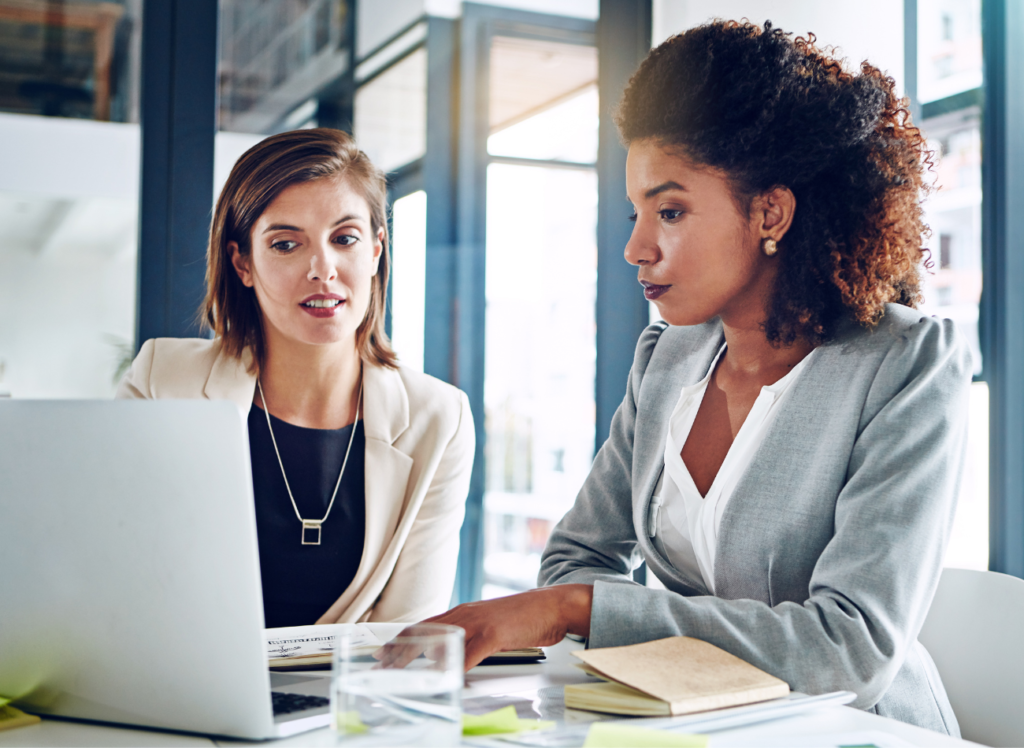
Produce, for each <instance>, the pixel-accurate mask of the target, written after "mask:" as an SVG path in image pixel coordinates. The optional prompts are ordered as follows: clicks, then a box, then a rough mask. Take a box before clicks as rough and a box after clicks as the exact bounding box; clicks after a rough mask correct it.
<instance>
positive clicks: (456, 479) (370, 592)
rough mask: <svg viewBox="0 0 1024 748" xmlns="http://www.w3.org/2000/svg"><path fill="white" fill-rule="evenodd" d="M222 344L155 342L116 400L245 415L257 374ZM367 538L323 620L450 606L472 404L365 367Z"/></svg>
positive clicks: (452, 391)
mask: <svg viewBox="0 0 1024 748" xmlns="http://www.w3.org/2000/svg"><path fill="white" fill-rule="evenodd" d="M250 361H251V355H250V354H249V352H248V351H247V352H246V355H245V356H243V358H242V360H238V359H235V358H233V357H231V356H229V355H227V354H226V353H224V352H223V351H222V350H221V345H220V341H219V340H203V339H198V338H183V339H177V338H158V339H154V340H148V341H146V343H145V344H143V346H142V350H141V351H139V355H138V356H137V357H136V359H135V361H134V362H132V366H131V368H130V369H129V370H128V372H127V373H126V374H125V376H124V379H122V380H121V383H120V385H119V386H118V389H117V397H119V398H178V399H199V398H205V399H208V400H231V401H232V402H234V403H235V404H237V405H238V407H239V408H240V409H241V410H242V412H243V413H248V412H249V409H250V408H251V407H252V401H253V393H254V392H255V389H256V377H255V376H254V375H253V374H250V373H249V371H248V365H249V362H250ZM363 429H364V432H365V434H366V458H365V459H366V463H365V467H366V534H365V540H364V542H363V557H362V559H361V560H360V562H359V568H358V569H357V570H356V575H355V578H354V579H353V580H352V583H351V584H350V585H349V586H348V589H346V590H345V592H344V593H342V595H341V597H339V598H338V599H337V600H336V601H335V602H334V604H333V605H331V607H330V608H329V609H328V610H327V612H325V613H324V614H323V615H322V616H321V617H320V619H319V620H318V621H317V623H352V622H359V621H420V620H423V619H424V618H428V617H430V616H432V615H436V614H438V613H442V612H444V611H445V610H447V609H448V606H449V603H450V602H451V596H452V586H453V584H454V581H455V567H456V562H457V560H458V554H459V530H460V529H461V527H462V518H463V514H464V512H465V502H466V495H467V493H468V492H469V476H470V470H471V469H472V467H473V453H474V449H475V434H474V430H473V417H472V414H471V412H470V409H469V400H468V399H467V398H466V395H465V394H464V393H463V392H462V391H461V390H458V389H456V388H455V387H452V386H451V385H448V384H445V383H444V382H441V381H440V380H438V379H435V378H434V377H431V376H428V375H426V374H422V373H419V372H416V371H412V370H410V369H407V368H404V367H401V368H399V369H398V370H394V369H386V368H384V367H380V366H374V365H366V366H364V368H363Z"/></svg>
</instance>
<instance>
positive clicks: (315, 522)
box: [256, 377, 363, 545]
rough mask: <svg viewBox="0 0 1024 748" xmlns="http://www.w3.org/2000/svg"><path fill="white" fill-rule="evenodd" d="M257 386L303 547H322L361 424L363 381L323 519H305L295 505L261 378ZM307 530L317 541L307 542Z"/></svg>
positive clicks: (360, 381) (360, 383)
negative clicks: (324, 530)
mask: <svg viewBox="0 0 1024 748" xmlns="http://www.w3.org/2000/svg"><path fill="white" fill-rule="evenodd" d="M256 386H257V387H259V390H260V400H262V401H263V414H264V415H265V416H266V417H267V429H268V430H269V431H270V441H271V443H272V444H273V445H274V454H276V455H277V464H278V465H280V466H281V477H282V478H284V487H285V488H286V489H288V498H289V499H291V500H292V509H294V510H295V516H296V517H298V518H299V522H301V523H302V544H303V545H320V532H321V525H323V523H324V522H326V521H327V517H328V515H329V514H330V513H331V508H332V507H333V506H334V499H336V498H337V496H338V488H339V487H340V486H341V476H343V475H344V474H345V466H346V465H347V464H348V453H349V452H351V451H352V442H354V441H355V439H356V426H357V425H358V424H359V406H360V405H362V402H363V380H362V379H360V380H359V396H358V397H357V398H356V420H354V421H353V422H352V435H351V436H350V437H349V438H348V447H347V448H346V449H345V459H344V460H342V461H341V472H340V473H338V482H337V483H335V484H334V493H333V494H331V503H330V504H328V505H327V511H326V512H325V513H324V516H323V518H321V519H303V517H302V515H301V514H299V507H298V506H297V505H296V504H295V497H294V496H292V487H291V486H290V485H288V476H287V475H286V474H285V472H284V463H283V462H281V452H280V451H279V450H278V448H277V439H275V438H274V427H273V426H271V425H270V409H269V408H268V407H267V398H266V397H265V396H264V395H263V385H262V384H261V383H260V380H259V377H257V378H256ZM306 530H310V531H311V532H312V531H313V530H316V539H315V540H313V539H311V540H308V541H307V540H306Z"/></svg>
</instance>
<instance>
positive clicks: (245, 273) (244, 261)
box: [228, 242, 253, 288]
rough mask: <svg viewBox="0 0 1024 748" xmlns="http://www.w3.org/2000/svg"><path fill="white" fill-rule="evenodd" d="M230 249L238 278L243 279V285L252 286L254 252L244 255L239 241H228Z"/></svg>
mask: <svg viewBox="0 0 1024 748" xmlns="http://www.w3.org/2000/svg"><path fill="white" fill-rule="evenodd" d="M228 251H229V252H230V253H231V264H232V265H234V266H235V272H236V273H238V279H239V280H241V281H242V285H243V286H247V287H249V288H252V287H253V279H252V265H251V262H252V254H248V255H243V254H242V253H241V252H240V251H239V250H238V242H228Z"/></svg>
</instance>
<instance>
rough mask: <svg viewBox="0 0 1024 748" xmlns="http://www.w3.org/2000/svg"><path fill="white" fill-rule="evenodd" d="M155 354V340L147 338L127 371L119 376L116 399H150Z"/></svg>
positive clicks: (151, 395)
mask: <svg viewBox="0 0 1024 748" xmlns="http://www.w3.org/2000/svg"><path fill="white" fill-rule="evenodd" d="M155 354H156V340H154V339H152V338H151V339H149V340H147V341H146V342H145V343H143V344H142V348H141V349H140V350H139V355H138V356H136V357H135V360H134V361H132V365H131V366H130V367H128V371H126V372H125V374H124V376H123V377H121V382H120V384H118V385H117V392H116V393H115V394H114V397H115V398H116V399H118V400H150V399H152V397H153V393H152V391H151V390H150V376H151V374H152V372H153V358H154V356H155Z"/></svg>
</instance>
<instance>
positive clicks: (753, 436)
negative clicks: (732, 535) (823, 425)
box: [647, 345, 814, 594]
mask: <svg viewBox="0 0 1024 748" xmlns="http://www.w3.org/2000/svg"><path fill="white" fill-rule="evenodd" d="M724 352H725V346H724V345H723V346H722V348H721V349H720V350H719V351H718V355H717V356H715V360H714V361H713V362H712V363H711V367H710V368H709V369H708V373H707V375H706V376H705V377H704V378H703V379H702V380H700V381H699V382H697V384H694V385H690V386H689V387H684V388H683V391H682V392H681V393H680V394H679V401H678V402H677V403H676V407H675V410H673V411H672V416H671V418H670V420H669V430H668V438H667V439H666V440H665V469H664V470H663V471H662V474H661V478H660V479H659V480H658V485H657V487H656V488H655V489H654V497H653V498H652V499H651V505H650V509H649V514H648V521H647V527H648V528H649V529H648V532H649V533H650V534H651V538H652V540H653V542H654V547H655V548H657V549H658V552H659V553H661V555H662V556H664V557H665V558H667V559H668V561H669V562H670V563H671V564H672V565H673V566H675V568H676V569H678V570H679V571H681V572H683V573H684V574H686V575H688V576H691V577H693V578H695V579H702V580H703V581H704V586H705V587H707V589H708V591H709V592H710V593H711V594H714V592H715V552H716V550H717V547H718V526H719V525H720V524H721V521H722V513H723V512H724V511H725V506H726V504H727V503H728V502H729V498H730V497H731V496H732V493H733V490H734V489H735V488H736V484H737V483H739V480H740V478H742V477H743V474H744V473H745V472H746V471H747V468H748V467H749V466H750V463H751V461H752V460H753V459H754V455H755V454H756V453H757V450H758V448H759V447H760V446H761V442H762V441H764V437H765V434H767V433H768V428H769V427H770V426H771V423H772V420H773V419H774V418H775V416H776V414H777V413H778V412H779V409H780V408H781V407H782V405H783V403H784V402H785V400H786V395H787V393H788V392H789V391H790V389H791V387H792V385H793V382H795V381H796V379H797V378H798V377H799V376H800V372H801V371H803V370H804V368H806V366H807V362H808V361H809V360H810V359H811V357H812V356H814V351H811V353H810V354H809V355H807V356H805V357H804V359H803V360H802V361H801V362H800V363H799V364H797V365H796V366H794V367H793V370H792V371H790V372H789V373H788V374H786V376H784V377H783V378H782V379H780V380H779V381H777V382H776V383H775V384H770V385H767V386H765V387H762V388H761V394H759V395H758V396H757V400H756V401H754V406H753V407H752V408H751V409H750V413H748V414H747V417H746V420H744V421H743V425H742V426H741V427H740V430H739V433H737V434H736V438H735V439H734V440H733V443H732V445H731V446H730V447H729V451H728V452H727V453H726V455H725V460H724V461H723V462H722V466H721V467H720V468H719V470H718V474H717V475H716V476H715V480H714V482H713V483H712V484H711V488H709V489H708V493H707V495H706V496H701V495H700V491H698V490H697V486H696V484H694V482H693V478H692V477H691V476H690V471H689V470H688V469H687V467H686V463H684V462H683V459H682V457H681V456H680V453H681V452H682V451H683V445H684V444H685V443H686V437H687V436H689V434H690V429H691V428H692V427H693V421H694V419H695V418H696V417H697V411H698V410H699V409H700V404H701V401H702V400H703V399H704V392H705V391H706V390H707V386H708V382H709V381H710V380H711V374H712V373H713V372H714V370H715V367H716V366H717V365H718V361H719V359H720V358H721V357H722V353H724ZM666 476H667V477H668V479H667V480H666Z"/></svg>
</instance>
